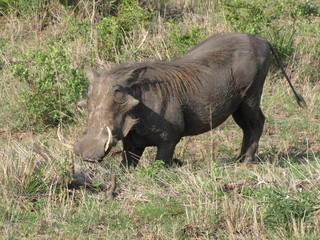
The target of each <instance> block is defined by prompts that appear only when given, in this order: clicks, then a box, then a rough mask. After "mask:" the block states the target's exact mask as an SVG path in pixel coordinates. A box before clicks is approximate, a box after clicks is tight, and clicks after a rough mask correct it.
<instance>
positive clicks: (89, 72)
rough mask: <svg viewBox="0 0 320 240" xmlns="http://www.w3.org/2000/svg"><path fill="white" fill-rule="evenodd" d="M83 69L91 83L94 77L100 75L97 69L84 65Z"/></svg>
mask: <svg viewBox="0 0 320 240" xmlns="http://www.w3.org/2000/svg"><path fill="white" fill-rule="evenodd" d="M83 70H84V72H85V73H86V75H87V77H88V79H89V81H90V83H91V84H92V83H94V81H95V79H97V78H99V77H100V74H99V73H98V72H97V71H95V70H93V69H91V68H89V67H87V66H85V67H84V69H83Z"/></svg>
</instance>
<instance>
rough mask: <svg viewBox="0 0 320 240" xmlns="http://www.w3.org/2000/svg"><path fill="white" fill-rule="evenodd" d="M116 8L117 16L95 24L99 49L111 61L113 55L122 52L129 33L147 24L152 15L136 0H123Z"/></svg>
mask: <svg viewBox="0 0 320 240" xmlns="http://www.w3.org/2000/svg"><path fill="white" fill-rule="evenodd" d="M116 8H117V9H116V12H117V16H108V17H105V18H103V19H102V20H101V21H100V22H99V24H98V25H97V30H98V40H99V49H100V50H101V52H102V54H103V55H104V56H105V57H106V59H107V60H112V61H114V60H115V59H116V58H115V55H121V54H122V53H123V46H124V45H126V44H128V42H129V38H130V33H131V32H133V31H136V32H137V31H139V29H140V28H141V26H143V25H145V26H147V25H149V24H150V22H151V19H152V16H153V13H152V11H147V10H145V9H143V8H142V7H140V6H139V4H138V1H137V0H123V1H121V2H120V4H119V5H118V6H117V7H116Z"/></svg>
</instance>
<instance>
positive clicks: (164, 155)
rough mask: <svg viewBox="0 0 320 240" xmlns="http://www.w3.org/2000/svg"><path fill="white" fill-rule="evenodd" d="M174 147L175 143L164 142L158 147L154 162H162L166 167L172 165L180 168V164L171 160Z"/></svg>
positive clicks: (178, 161)
mask: <svg viewBox="0 0 320 240" xmlns="http://www.w3.org/2000/svg"><path fill="white" fill-rule="evenodd" d="M176 145H177V143H176V142H166V143H162V144H160V145H158V146H157V148H158V152H157V156H156V160H163V161H164V163H165V165H166V166H171V165H172V164H177V165H178V166H181V165H182V162H181V161H180V160H179V159H177V158H173V153H174V149H175V147H176Z"/></svg>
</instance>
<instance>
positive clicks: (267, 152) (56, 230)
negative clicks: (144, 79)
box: [0, 0, 320, 239]
mask: <svg viewBox="0 0 320 240" xmlns="http://www.w3.org/2000/svg"><path fill="white" fill-rule="evenodd" d="M67 2H69V5H68V3H67ZM70 2H72V1H60V3H59V1H48V2H47V5H46V6H45V7H44V8H43V9H42V8H41V7H39V8H38V7H37V4H36V5H35V2H34V1H30V4H27V3H26V2H24V1H16V2H15V5H14V8H9V7H8V5H6V4H7V3H10V1H7V0H3V1H0V73H1V74H0V109H1V110H0V182H1V184H0V236H1V237H0V239H319V235H320V230H319V229H320V198H319V196H320V190H319V189H320V107H319V106H320V98H319V92H320V87H319V84H318V79H319V76H320V71H319V69H320V68H319V56H320V52H319V49H320V48H319V41H318V39H319V34H320V31H319V11H318V12H317V11H316V5H315V4H314V2H312V1H309V2H305V1H291V0H287V1H285V4H284V5H283V4H280V3H279V1H277V0H272V1H270V2H269V3H268V8H266V7H264V6H265V3H266V2H265V1H262V2H261V3H260V2H259V1H250V2H251V3H250V4H251V6H253V8H251V10H250V9H246V10H245V11H242V12H239V11H238V12H237V11H234V10H235V9H234V8H232V5H236V4H240V5H241V6H245V5H244V4H243V1H230V2H229V3H230V4H229V3H228V2H226V1H199V0H192V1H189V0H185V1H171V0H167V1H164V0H163V1H150V2H149V4H150V6H149V7H148V8H149V10H150V9H151V8H152V9H153V10H152V11H149V12H148V14H150V15H148V18H144V17H143V16H142V15H143V14H142V15H141V13H142V12H143V11H145V9H143V8H142V7H139V6H134V7H132V9H133V10H132V9H131V10H130V11H128V8H130V6H131V5H130V4H129V5H127V6H126V7H127V10H126V11H123V12H122V13H119V14H118V17H119V19H118V18H116V17H115V15H114V14H113V13H112V11H113V10H112V11H111V8H110V6H109V5H107V4H106V5H99V2H98V1H86V0H80V1H77V7H76V8H74V6H72V4H71V3H70ZM130 2H133V1H126V3H130ZM173 2H174V3H175V4H173ZM222 2H223V3H222ZM61 3H63V4H61ZM19 4H20V5H19ZM226 4H227V5H226ZM164 8H165V9H166V14H164ZM35 9H36V11H35ZM279 9H282V10H283V11H284V12H281V11H279ZM31 10H32V11H31ZM120 10H121V8H120ZM253 10H255V11H253ZM134 11H137V12H138V13H139V14H140V15H139V16H140V18H139V19H138V18H137V19H136V21H135V22H134V24H133V25H134V29H131V28H130V26H128V19H129V20H130V19H132V13H134ZM252 11H253V12H252ZM259 12H263V13H265V14H267V13H268V14H271V15H265V16H263V17H261V16H259V14H257V13H259ZM288 12H291V13H292V15H290V17H289V18H288V14H287V13H288ZM181 13H182V14H181ZM240 13H241V14H240ZM284 13H285V14H284ZM112 14H113V15H112ZM121 14H124V15H121ZM272 14H274V15H275V16H276V17H272V16H273V15H272ZM110 16H112V18H109V17H110ZM248 16H253V17H252V18H249V17H248ZM120 18H121V19H120ZM102 19H104V20H103V21H102ZM235 20H237V22H236V23H235V22H234V21H235ZM110 21H113V24H115V25H116V27H117V28H123V29H125V31H124V30H123V31H122V32H118V31H114V32H112V34H113V35H115V36H116V37H117V38H116V39H113V38H109V37H110V36H109V35H108V36H105V38H103V35H101V33H103V32H105V31H107V30H108V29H104V28H103V26H104V24H105V25H108V24H109V23H110ZM241 21H243V22H246V23H247V25H246V26H243V24H242V23H243V22H241ZM263 21H267V22H268V21H271V22H268V25H265V24H264V23H265V22H263ZM102 23H103V24H102ZM107 23H108V24H107ZM129 23H130V21H129ZM241 24H242V25H241ZM292 28H294V34H292V33H293V32H292ZM99 29H102V30H103V31H102V30H101V31H102V32H99V31H100V30H99ZM275 29H278V30H279V34H278V36H279V38H278V39H277V38H276V35H272V39H270V41H271V40H272V41H273V42H275V43H276V46H278V45H279V46H280V47H281V49H282V50H284V51H283V53H286V54H289V55H290V54H291V55H290V56H284V57H283V60H284V61H285V65H286V71H287V72H288V74H289V75H290V76H291V79H292V81H293V84H294V86H296V88H297V90H298V91H299V92H300V93H302V95H303V96H304V98H305V100H306V102H307V105H308V107H307V109H301V108H299V107H298V105H297V103H296V102H295V100H294V96H293V94H292V92H291V91H290V89H289V86H287V84H286V83H285V79H284V78H283V76H282V75H281V74H280V71H279V69H277V68H276V67H272V69H271V71H270V73H269V75H268V77H267V81H266V84H265V88H264V94H263V100H262V109H263V112H264V114H265V115H266V124H265V129H264V133H263V135H262V138H261V141H260V148H259V154H258V156H257V163H253V164H240V163H237V162H236V161H235V160H234V158H235V157H236V156H237V154H238V153H239V151H240V144H241V140H242V135H241V134H242V133H241V130H240V129H239V127H238V126H237V125H236V124H235V123H234V122H233V120H232V119H228V120H227V121H226V122H225V123H224V124H222V125H221V126H219V127H218V128H217V129H215V130H213V131H211V132H209V133H206V134H202V135H199V136H194V137H186V138H184V139H183V140H182V141H181V142H180V143H179V145H178V146H177V148H176V152H175V157H177V158H179V159H181V160H182V161H183V162H184V163H185V165H184V166H182V167H175V166H174V167H171V168H165V167H164V166H163V164H162V163H161V162H153V158H154V156H155V152H156V151H155V149H154V148H149V149H148V150H147V151H146V152H145V153H144V155H143V157H142V159H141V163H140V164H139V165H138V167H137V168H136V169H130V170H123V169H121V168H120V167H119V163H120V154H119V153H117V151H119V150H121V144H118V146H116V148H115V150H114V152H113V154H111V156H110V157H108V158H107V159H106V160H105V161H104V162H103V163H101V164H88V163H83V162H81V161H80V159H78V158H77V157H75V156H72V152H71V151H70V150H69V149H67V148H66V147H65V145H64V144H63V143H62V142H61V140H60V139H59V138H58V136H57V124H58V125H59V126H62V129H63V135H64V137H65V138H66V139H68V140H70V141H73V140H74V139H76V138H77V137H79V136H80V135H82V129H83V127H84V126H85V121H86V117H85V114H83V113H82V112H81V110H79V109H76V107H75V104H76V103H75V102H73V101H76V100H75V99H74V98H71V97H70V96H69V95H68V93H66V95H65V96H66V99H67V100H68V109H71V110H72V114H71V112H67V110H61V109H62V108H61V106H63V105H62V102H59V98H58V99H57V102H56V105H55V106H58V108H59V107H60V110H61V111H60V114H61V113H62V114H61V115H55V121H53V123H54V124H51V122H52V121H50V119H49V120H48V119H47V120H46V122H44V121H43V119H41V118H40V119H38V120H36V121H34V118H32V116H31V117H30V114H31V115H32V114H33V113H32V111H34V112H35V113H38V112H40V111H38V110H37V108H36V107H35V108H34V109H31V110H30V109H27V110H28V111H26V108H25V107H26V105H25V104H24V103H23V101H22V100H23V94H22V93H25V92H26V90H29V89H28V88H27V86H29V85H28V81H27V80H34V79H38V80H39V81H40V82H41V80H42V78H41V76H42V77H43V76H50V78H49V80H50V81H53V83H55V84H60V81H61V79H63V81H66V82H68V81H69V83H70V84H71V83H73V82H72V80H71V79H72V78H73V77H72V76H75V75H74V69H78V71H79V72H78V73H77V74H79V75H77V76H82V72H81V69H82V67H83V66H84V65H88V66H92V67H94V68H97V69H104V68H109V67H111V66H113V65H114V64H117V63H120V62H136V61H147V60H170V59H172V58H174V57H175V56H178V55H180V54H183V52H184V51H186V50H187V49H188V48H190V47H192V45H195V44H196V43H197V42H199V41H201V40H202V39H203V38H205V37H206V36H209V35H211V34H214V33H218V32H228V31H240V30H241V31H248V32H250V31H255V32H258V33H259V31H262V32H261V36H268V32H269V30H270V34H271V33H272V34H273V33H274V31H273V30H275ZM271 30H272V31H271ZM112 34H110V35H112ZM119 36H121V37H123V39H121V40H119ZM284 39H288V41H283V40H284ZM289 40H290V41H289ZM112 41H115V42H112ZM61 43H63V44H61ZM114 44H116V45H114ZM277 44H278V45H277ZM52 46H55V47H56V48H55V51H54V49H53V48H52ZM286 48H287V49H286ZM57 49H58V50H59V51H57ZM287 50H288V51H287ZM37 52H39V53H41V56H48V57H47V58H45V59H40V56H37V55H36V54H35V53H37ZM31 53H33V54H31ZM111 54H112V55H111ZM31 55H32V56H31ZM30 56H31V57H30ZM61 56H62V58H61ZM46 59H51V60H52V62H50V64H48V65H47V69H49V70H50V71H53V72H56V73H55V74H54V75H50V71H49V70H48V71H46V72H43V68H42V65H43V64H45V63H47V62H46ZM59 59H60V60H61V59H62V60H61V61H60V60H59ZM19 67H20V68H19ZM17 69H18V70H19V71H17ZM27 73H29V74H33V75H32V76H34V77H33V78H30V79H29V78H28V76H27V75H26V74H27ZM39 73H41V74H40V75H37V74H39ZM26 76H27V77H26ZM21 78H23V79H22V80H21ZM19 80H20V81H19ZM55 81H56V82H55ZM71 86H73V85H71ZM59 87H60V85H59ZM77 89H80V90H83V88H81V87H79V86H77V87H74V88H72V91H74V90H75V91H76V90H77ZM32 94H34V92H32ZM40 97H41V95H40ZM73 97H74V96H73ZM52 99H55V98H52ZM72 99H73V100H72ZM31 101H32V100H31ZM52 101H56V99H55V100H52ZM63 103H66V102H63ZM33 106H34V105H33ZM40 110H43V109H40ZM53 111H55V110H54V109H53ZM68 111H69V110H68ZM49 113H51V112H50V109H49ZM63 113H64V115H63ZM66 113H68V114H66ZM47 115H49V114H47ZM59 116H61V117H59ZM62 116H63V117H62ZM68 116H69V117H68ZM31 120H32V121H31ZM34 122H35V123H36V124H35V123H34ZM34 142H36V143H38V144H40V145H41V146H43V148H45V149H46V152H47V153H48V154H49V155H50V156H51V157H47V158H46V157H43V156H40V155H39V154H37V153H36V152H35V150H34V148H33V144H34ZM72 159H74V164H75V166H74V168H75V171H76V172H77V173H88V175H90V176H91V178H92V179H91V180H92V182H93V185H94V186H99V185H100V184H101V183H106V184H107V185H108V184H109V182H110V177H111V175H112V173H116V176H117V185H116V190H115V192H114V195H115V196H114V200H113V201H110V200H108V196H107V195H106V192H105V191H101V190H99V189H91V190H90V189H86V188H84V187H82V188H71V187H70V185H68V184H69V183H70V181H71V179H72V177H71V176H72V171H73V170H72V168H71V166H72Z"/></svg>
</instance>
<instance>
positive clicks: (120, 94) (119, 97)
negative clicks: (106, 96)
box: [114, 89, 128, 103]
mask: <svg viewBox="0 0 320 240" xmlns="http://www.w3.org/2000/svg"><path fill="white" fill-rule="evenodd" d="M114 99H115V100H116V101H117V102H118V103H124V102H126V101H127V99H128V96H127V94H126V93H125V92H124V91H121V90H120V89H116V90H115V91H114Z"/></svg>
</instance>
